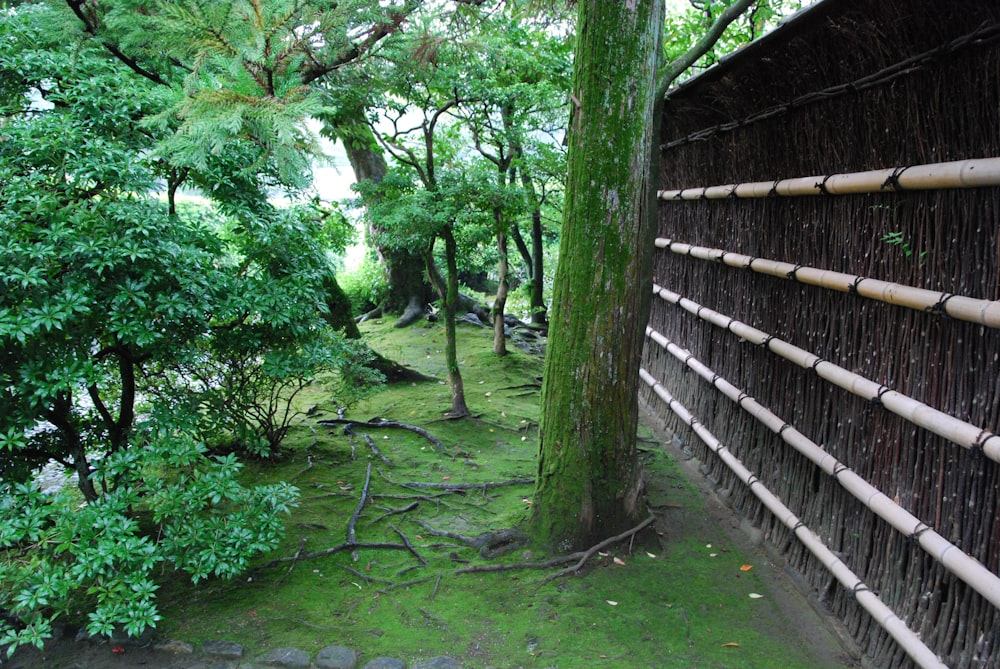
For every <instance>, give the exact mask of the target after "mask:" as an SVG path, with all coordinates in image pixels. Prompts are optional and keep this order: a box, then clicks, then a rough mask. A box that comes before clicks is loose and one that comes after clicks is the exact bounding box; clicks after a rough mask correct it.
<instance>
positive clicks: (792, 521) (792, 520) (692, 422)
mask: <svg viewBox="0 0 1000 669" xmlns="http://www.w3.org/2000/svg"><path fill="white" fill-rule="evenodd" d="M639 376H640V378H642V380H643V382H644V383H646V385H648V386H649V387H650V388H652V390H653V392H654V393H656V395H657V396H658V397H659V398H660V399H661V400H662V401H663V402H664V403H665V404H666V405H667V407H669V408H670V410H671V411H673V412H674V414H675V415H677V417H678V418H680V419H681V420H682V421H683V422H684V423H685V424H686V425H688V426H689V427H690V428H691V429H692V430H694V431H695V433H696V434H697V435H698V438H700V439H701V440H702V441H703V442H704V443H705V445H706V446H708V448H709V449H710V450H711V451H712V452H714V453H715V454H716V455H717V456H719V458H720V459H721V460H722V461H723V462H724V463H725V465H726V466H727V467H729V469H730V470H731V471H732V472H733V473H734V474H735V475H736V477H737V478H739V479H740V480H741V481H742V482H743V483H745V484H746V485H747V486H749V488H750V491H751V492H752V493H753V494H754V495H755V496H756V497H757V499H759V500H760V501H761V502H762V503H763V504H764V506H766V507H767V509H768V510H769V511H770V512H771V513H773V514H774V516H775V517H776V518H777V519H779V520H780V521H781V522H782V523H783V524H784V525H785V526H786V527H788V528H789V529H790V530H791V531H792V533H793V534H795V536H796V537H798V539H799V541H801V542H802V543H803V544H804V545H805V546H806V548H808V549H809V551H810V552H811V553H812V554H813V555H814V556H816V558H817V559H818V560H819V561H820V562H821V563H822V564H823V566H824V567H826V569H827V570H828V571H829V572H830V573H831V574H833V576H834V577H835V578H836V579H837V581H839V582H840V583H841V585H843V586H844V587H845V588H847V589H848V591H850V592H852V593H853V594H854V597H855V598H856V599H857V602H858V604H860V605H861V606H862V607H863V608H864V609H865V610H866V611H867V612H868V613H869V614H870V615H871V617H872V618H873V619H874V620H875V621H876V622H877V623H878V624H879V625H881V627H882V628H883V629H884V630H885V631H886V632H888V633H889V634H890V635H891V636H892V638H893V639H895V640H896V643H898V644H899V646H900V648H902V649H903V650H904V651H905V652H906V654H907V655H909V656H910V657H911V658H912V659H913V661H914V662H915V663H916V664H917V665H918V666H920V667H925V668H930V667H935V668H943V667H946V665H945V664H943V663H942V662H941V661H940V660H939V659H938V658H937V656H936V655H935V654H934V652H933V651H932V650H931V649H930V648H928V647H927V646H926V645H925V644H924V642H923V641H921V640H920V637H918V636H917V635H916V634H914V633H913V631H912V630H910V628H909V627H907V626H906V623H904V622H903V621H902V620H901V619H900V618H899V616H897V615H896V613H895V612H894V611H893V610H892V609H891V608H889V607H888V606H886V604H885V603H884V602H883V601H882V600H881V599H880V598H879V597H878V595H876V594H875V593H873V592H872V591H871V590H870V589H869V588H868V586H867V585H865V583H864V582H863V581H862V580H861V579H860V578H858V576H857V575H856V574H855V573H854V572H853V571H851V569H850V568H849V567H848V566H847V565H845V564H844V563H843V562H842V561H841V560H840V558H838V557H837V556H836V555H835V554H834V553H833V551H831V550H830V549H829V548H828V547H827V546H826V544H824V543H823V541H822V540H821V539H820V538H819V537H818V536H816V534H815V533H813V532H812V531H811V530H810V529H809V528H808V527H807V526H806V525H805V524H804V523H803V522H802V521H801V520H799V518H798V517H797V516H796V515H795V514H794V513H792V511H791V509H789V508H788V507H787V506H785V504H784V503H782V501H781V500H780V499H778V497H777V496H776V495H775V494H774V493H772V492H771V491H770V490H768V489H767V487H765V486H764V484H763V483H761V481H760V479H758V478H757V477H756V476H755V475H754V474H753V473H752V472H751V471H750V470H749V469H747V468H746V467H745V466H744V465H743V463H742V462H740V460H739V459H738V458H737V457H736V456H735V455H733V454H732V453H731V452H730V451H729V449H727V448H726V447H725V445H723V444H722V443H721V442H720V441H719V440H718V439H717V438H716V437H715V435H713V434H712V433H711V432H710V431H709V430H708V428H706V427H705V425H704V423H702V422H701V421H699V420H697V419H696V418H695V417H694V416H693V415H691V413H690V412H689V411H688V410H687V409H686V408H685V407H684V405H682V404H681V403H680V402H678V401H677V400H676V399H674V397H673V396H672V395H671V394H670V392H669V391H668V390H667V389H666V388H664V387H663V386H662V385H660V382H659V381H657V380H656V379H655V378H653V377H652V376H651V375H650V374H649V373H648V372H647V371H646V370H645V369H640V370H639Z"/></svg>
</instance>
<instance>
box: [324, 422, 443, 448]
mask: <svg viewBox="0 0 1000 669" xmlns="http://www.w3.org/2000/svg"><path fill="white" fill-rule="evenodd" d="M316 422H317V423H319V424H320V425H326V426H327V427H333V426H335V425H344V426H345V427H344V433H345V434H351V433H352V429H353V428H354V427H370V428H380V427H398V428H400V429H402V430H409V431H410V432H414V433H416V434H419V435H420V436H421V437H423V438H424V439H426V440H427V441H429V442H431V443H432V444H434V447H435V448H436V449H438V450H439V451H441V452H442V453H444V454H445V455H449V453H448V449H446V448H445V447H444V444H442V443H441V440H440V439H438V438H437V437H435V436H434V435H432V434H431V433H430V432H428V431H427V430H425V429H423V428H422V427H417V426H416V425H408V424H406V423H399V422H396V421H394V420H385V419H384V418H374V419H372V420H370V421H361V420H348V419H346V418H328V419H325V420H319V421H316Z"/></svg>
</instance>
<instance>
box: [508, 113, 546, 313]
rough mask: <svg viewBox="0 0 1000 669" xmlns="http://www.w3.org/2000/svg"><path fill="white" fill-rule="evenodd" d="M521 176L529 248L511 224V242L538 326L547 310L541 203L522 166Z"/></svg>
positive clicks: (517, 145) (519, 151)
mask: <svg viewBox="0 0 1000 669" xmlns="http://www.w3.org/2000/svg"><path fill="white" fill-rule="evenodd" d="M510 134H511V151H512V153H513V154H514V157H515V158H517V159H519V160H521V161H522V163H523V161H524V147H523V146H522V145H521V140H520V138H519V135H518V133H516V132H512V133H510ZM519 173H520V176H521V186H522V187H523V188H524V192H525V193H526V194H527V196H528V204H529V206H530V207H531V249H530V250H529V249H528V247H527V245H526V244H525V243H524V239H522V238H521V232H520V230H518V229H517V226H516V225H515V226H514V230H513V232H514V237H515V239H514V241H515V244H517V248H518V251H519V252H520V253H521V257H522V258H523V259H524V262H525V264H526V265H527V267H528V277H529V278H530V279H531V286H530V289H531V292H530V295H529V304H530V306H531V324H532V325H536V326H539V327H547V326H548V309H547V308H546V307H545V293H544V290H545V281H544V276H543V271H544V256H543V253H544V248H543V242H544V240H543V238H542V232H543V230H542V203H541V201H540V200H539V198H538V191H537V190H535V182H534V180H533V179H532V178H531V174H530V173H529V172H528V171H527V170H525V169H524V167H523V166H522V167H521V168H520V170H519Z"/></svg>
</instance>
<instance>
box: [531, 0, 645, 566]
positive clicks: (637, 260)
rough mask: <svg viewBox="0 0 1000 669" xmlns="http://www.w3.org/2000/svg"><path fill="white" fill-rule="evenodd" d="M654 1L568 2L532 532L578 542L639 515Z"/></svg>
mask: <svg viewBox="0 0 1000 669" xmlns="http://www.w3.org/2000/svg"><path fill="white" fill-rule="evenodd" d="M662 5H663V3H662V2H661V1H660V0H630V1H628V2H606V1H605V0H580V1H579V20H578V23H577V26H578V33H577V42H576V51H575V53H576V61H575V62H576V66H575V67H576V71H575V73H574V79H573V96H572V104H573V106H574V110H573V117H572V123H571V126H570V131H569V175H568V181H567V187H566V203H565V209H564V219H563V228H562V238H561V242H560V244H561V246H560V260H559V264H558V267H557V269H556V276H555V288H554V295H553V304H552V315H551V321H550V330H549V335H550V338H549V346H548V355H547V358H546V364H545V380H544V384H543V389H542V425H541V458H540V462H539V472H538V479H537V484H536V486H537V487H536V492H535V504H534V507H533V509H534V511H533V515H532V518H531V522H530V524H531V533H532V537H533V539H534V540H535V541H536V543H538V544H539V545H543V546H547V547H549V548H552V549H559V550H566V549H570V548H579V547H582V546H585V545H590V543H592V542H593V541H594V540H595V539H598V538H606V537H607V536H610V535H613V534H615V533H618V532H620V531H621V530H622V529H626V528H628V527H631V526H632V525H634V524H636V522H637V521H638V520H640V519H641V518H642V517H643V516H644V515H645V514H644V509H643V499H644V496H643V482H642V472H641V466H640V464H639V461H638V455H637V450H636V427H637V423H638V404H637V390H638V364H639V360H640V354H641V350H642V343H643V335H644V328H645V325H646V321H647V318H648V312H649V303H650V296H651V289H650V281H651V254H652V247H653V243H652V242H653V238H652V212H653V211H654V210H655V200H654V199H653V197H654V190H653V188H652V187H651V186H652V184H651V183H650V179H651V176H650V172H651V166H652V164H653V151H654V136H653V132H654V110H655V108H656V104H655V100H656V95H655V92H656V89H657V68H658V63H659V54H660V53H661V38H660V35H661V32H662V28H663V7H662Z"/></svg>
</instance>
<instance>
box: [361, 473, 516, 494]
mask: <svg viewBox="0 0 1000 669" xmlns="http://www.w3.org/2000/svg"><path fill="white" fill-rule="evenodd" d="M379 474H381V475H382V478H384V479H385V480H386V481H388V482H389V483H392V484H393V485H398V486H400V487H402V488H431V489H435V490H449V491H455V492H458V491H462V490H482V491H483V492H485V491H487V490H492V489H494V488H505V487H507V486H514V485H532V484H534V482H535V479H511V480H509V481H487V482H486V483H427V482H424V481H403V482H396V481H393V480H392V479H390V478H389V477H388V476H386V475H385V474H383V473H382V472H379Z"/></svg>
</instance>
